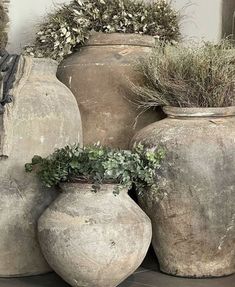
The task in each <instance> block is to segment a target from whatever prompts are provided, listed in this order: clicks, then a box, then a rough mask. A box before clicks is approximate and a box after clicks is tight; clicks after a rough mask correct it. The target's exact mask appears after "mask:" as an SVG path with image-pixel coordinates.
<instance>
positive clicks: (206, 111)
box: [163, 106, 235, 118]
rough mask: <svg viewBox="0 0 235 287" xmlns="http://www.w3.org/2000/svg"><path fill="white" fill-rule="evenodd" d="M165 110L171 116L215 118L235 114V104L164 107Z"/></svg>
mask: <svg viewBox="0 0 235 287" xmlns="http://www.w3.org/2000/svg"><path fill="white" fill-rule="evenodd" d="M163 111H164V113H165V114H167V116H168V117H170V118H210V117H212V118H214V117H218V118H221V117H232V116H235V106H231V107H222V108H201V107H199V108H180V107H171V106H165V107H163Z"/></svg>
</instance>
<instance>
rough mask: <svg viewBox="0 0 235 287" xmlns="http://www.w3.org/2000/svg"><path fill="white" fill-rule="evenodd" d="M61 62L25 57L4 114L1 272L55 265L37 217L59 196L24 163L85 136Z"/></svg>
mask: <svg viewBox="0 0 235 287" xmlns="http://www.w3.org/2000/svg"><path fill="white" fill-rule="evenodd" d="M56 70H57V63H56V62H54V61H52V60H49V59H31V58H28V57H22V58H21V59H20V63H19V66H18V71H17V74H16V81H15V83H14V87H13V90H12V95H13V102H12V103H10V104H7V105H6V106H5V111H4V113H3V114H1V115H0V187H1V188H0V190H1V196H0V234H1V236H0V276H1V277H12V276H14V277H15V276H26V275H35V274H41V273H45V272H48V271H49V270H51V268H50V267H49V265H48V264H47V262H46V261H45V259H44V257H43V255H42V253H41V250H40V247H39V243H38V241H37V237H36V223H37V220H38V218H39V216H40V215H41V214H42V212H43V211H44V209H45V208H46V207H47V206H48V205H49V204H50V203H51V201H52V200H53V199H54V198H55V192H54V191H53V190H52V191H51V190H50V191H45V188H43V187H41V185H40V184H39V182H38V181H37V179H36V177H35V176H34V175H33V174H28V173H26V172H25V171H24V164H25V163H26V162H29V161H31V159H32V157H33V155H35V154H38V155H42V156H47V155H48V154H50V153H51V152H53V151H54V149H55V148H60V147H63V146H65V145H66V144H73V143H75V142H79V141H81V140H82V137H81V121H80V114H79V110H78V107H77V103H76V101H75V99H74V97H73V95H72V93H71V92H70V91H69V89H68V88H67V87H65V86H64V85H63V84H62V83H60V82H59V81H58V80H57V79H56Z"/></svg>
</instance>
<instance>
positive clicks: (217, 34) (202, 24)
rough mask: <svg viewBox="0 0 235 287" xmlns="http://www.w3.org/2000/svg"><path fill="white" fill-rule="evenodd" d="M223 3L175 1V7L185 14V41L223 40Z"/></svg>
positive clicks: (192, 0)
mask: <svg viewBox="0 0 235 287" xmlns="http://www.w3.org/2000/svg"><path fill="white" fill-rule="evenodd" d="M226 1H228V0H224V2H225V3H226ZM222 3H223V0H173V5H174V6H175V7H176V8H177V9H183V10H182V13H183V14H185V17H184V19H182V25H181V29H182V34H183V37H184V38H185V40H207V41H218V40H219V39H221V35H222Z"/></svg>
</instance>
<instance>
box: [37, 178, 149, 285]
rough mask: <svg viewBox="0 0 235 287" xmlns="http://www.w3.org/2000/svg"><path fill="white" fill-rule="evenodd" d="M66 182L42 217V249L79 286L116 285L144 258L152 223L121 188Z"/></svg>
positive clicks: (55, 268)
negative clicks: (117, 189) (93, 188)
mask: <svg viewBox="0 0 235 287" xmlns="http://www.w3.org/2000/svg"><path fill="white" fill-rule="evenodd" d="M114 187H115V186H114V185H110V184H107V185H102V186H101V190H100V191H98V192H96V193H95V192H94V191H92V186H91V185H89V184H77V183H75V184H72V183H71V184H64V185H63V186H62V189H63V192H62V193H61V195H60V196H59V197H58V198H57V199H56V200H55V201H54V202H53V203H52V204H51V205H50V206H49V208H48V209H47V210H46V211H45V212H44V214H43V215H42V216H41V218H40V220H39V223H38V231H39V233H38V235H39V241H40V245H41V248H42V251H43V253H44V255H45V257H46V259H47V261H48V262H49V264H50V265H51V267H52V268H53V269H54V270H55V271H56V272H57V273H58V274H59V275H60V276H61V277H62V278H63V279H64V280H65V281H67V282H68V283H69V284H70V285H72V286H74V287H81V286H86V287H94V286H96V287H114V286H117V285H118V284H119V283H120V282H122V281H123V280H124V279H125V278H127V277H128V276H129V275H131V274H132V273H133V272H134V271H135V270H136V269H137V268H138V266H139V265H140V264H141V262H142V261H143V259H144V257H145V255H146V253H147V250H148V247H149V245H150V241H151V235H152V230H151V223H150V220H149V218H148V217H147V216H146V215H145V213H144V212H143V211H142V210H141V209H140V208H139V207H138V205H136V203H135V202H134V201H133V200H132V199H131V198H130V197H129V196H128V194H127V191H126V190H122V191H121V192H120V193H119V195H117V196H115V195H114V193H113V191H114Z"/></svg>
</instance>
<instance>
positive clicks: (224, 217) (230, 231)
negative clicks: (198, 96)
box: [132, 107, 235, 278]
mask: <svg viewBox="0 0 235 287" xmlns="http://www.w3.org/2000/svg"><path fill="white" fill-rule="evenodd" d="M164 111H165V113H166V114H167V116H168V117H167V118H166V119H164V120H161V121H159V122H156V123H154V124H151V125H149V126H148V127H146V128H144V129H143V130H141V131H140V132H139V133H138V134H137V135H136V136H135V137H134V139H133V141H132V144H134V142H141V143H143V144H144V146H146V147H155V146H156V147H159V146H160V147H162V148H163V149H164V150H165V158H164V160H163V162H162V167H161V170H160V172H159V173H158V174H157V175H156V181H157V185H158V187H159V189H158V192H157V193H156V192H153V191H151V190H150V191H149V192H148V193H145V194H143V195H142V196H139V201H140V205H141V206H142V208H143V209H144V211H145V212H146V213H147V214H148V216H149V217H150V218H151V221H152V226H153V247H154V250H155V253H156V255H157V257H158V260H159V263H160V268H161V270H162V271H163V272H165V273H168V274H172V275H176V276H183V277H198V278H200V277H219V276H224V275H230V274H232V273H235V249H234V242H235V228H234V222H235V177H234V170H235V153H234V150H235V128H234V127H235V107H228V108H174V107H165V108H164Z"/></svg>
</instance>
